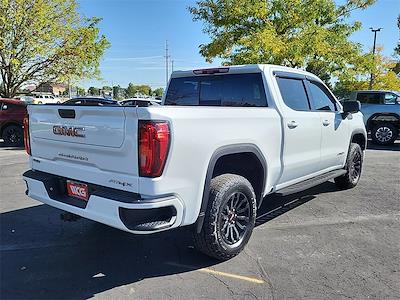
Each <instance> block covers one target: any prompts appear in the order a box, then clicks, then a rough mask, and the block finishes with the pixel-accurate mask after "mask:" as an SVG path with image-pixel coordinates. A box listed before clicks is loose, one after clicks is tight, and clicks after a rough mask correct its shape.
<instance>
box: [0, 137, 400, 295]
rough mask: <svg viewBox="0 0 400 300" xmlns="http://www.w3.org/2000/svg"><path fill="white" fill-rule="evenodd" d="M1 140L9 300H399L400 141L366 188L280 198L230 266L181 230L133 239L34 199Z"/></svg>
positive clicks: (383, 155) (370, 161)
mask: <svg viewBox="0 0 400 300" xmlns="http://www.w3.org/2000/svg"><path fill="white" fill-rule="evenodd" d="M27 160H28V159H27V155H26V154H25V152H24V150H23V149H14V148H7V147H4V145H2V143H1V141H0V276H1V277H0V289H1V293H0V298H1V299H88V298H92V297H95V298H98V299H170V298H172V299H200V298H202V299H301V298H302V299H348V298H349V299H367V298H371V299H399V298H400V172H399V171H400V143H399V141H398V142H397V143H396V144H395V145H394V146H392V147H376V146H375V147H374V146H370V147H369V149H368V150H367V153H366V160H365V164H364V170H363V175H362V179H361V181H360V183H359V185H358V186H357V187H356V188H354V189H352V190H346V191H339V190H337V189H336V187H335V185H334V184H333V182H327V183H325V184H322V185H320V186H318V187H315V188H313V189H310V190H308V191H305V192H302V193H299V194H296V195H291V196H287V197H284V198H283V197H278V196H269V197H267V198H266V199H265V201H264V204H263V207H262V208H261V210H260V211H259V213H258V214H259V217H258V220H257V227H256V228H255V230H254V233H253V236H252V238H251V240H250V242H249V244H248V246H247V248H246V250H245V251H244V252H242V253H241V254H240V255H239V256H237V257H235V258H234V259H232V260H230V261H227V262H223V263H220V262H218V261H215V260H213V259H210V258H208V257H206V256H204V255H202V254H200V253H198V252H196V251H195V250H194V249H193V246H192V245H193V244H192V241H191V236H190V232H189V231H188V230H187V229H185V228H181V229H177V230H174V231H170V232H164V233H159V234H154V235H149V236H135V235H131V234H128V233H125V232H122V231H119V230H116V229H113V228H110V227H107V226H104V225H101V224H98V223H95V222H92V221H89V220H85V219H80V220H78V221H76V222H64V221H61V219H60V211H59V210H57V209H54V208H51V207H49V206H46V205H41V204H40V203H39V202H36V201H34V200H31V199H29V198H28V197H26V196H25V194H24V191H25V184H24V182H23V181H22V179H21V174H22V173H23V172H24V171H25V170H26V169H27V168H28V165H27Z"/></svg>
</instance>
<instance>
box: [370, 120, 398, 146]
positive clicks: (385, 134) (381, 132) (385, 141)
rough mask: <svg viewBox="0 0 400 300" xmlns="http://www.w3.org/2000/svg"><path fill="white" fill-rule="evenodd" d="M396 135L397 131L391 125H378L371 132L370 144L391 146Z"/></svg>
mask: <svg viewBox="0 0 400 300" xmlns="http://www.w3.org/2000/svg"><path fill="white" fill-rule="evenodd" d="M398 135H399V130H398V129H397V128H396V126H394V125H393V124H391V123H378V124H377V125H375V126H374V127H373V128H372V130H371V138H372V142H373V143H374V144H378V145H391V144H393V143H394V142H395V141H396V139H397V136H398Z"/></svg>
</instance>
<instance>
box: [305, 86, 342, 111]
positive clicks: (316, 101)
mask: <svg viewBox="0 0 400 300" xmlns="http://www.w3.org/2000/svg"><path fill="white" fill-rule="evenodd" d="M309 87H310V91H311V97H312V102H313V108H314V109H315V110H322V111H335V110H336V106H335V104H334V103H333V101H334V100H333V99H332V98H331V95H329V92H328V91H327V90H326V88H325V87H324V86H323V85H321V84H319V83H316V82H310V84H309Z"/></svg>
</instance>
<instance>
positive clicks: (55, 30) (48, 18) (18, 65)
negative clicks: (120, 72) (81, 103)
mask: <svg viewBox="0 0 400 300" xmlns="http://www.w3.org/2000/svg"><path fill="white" fill-rule="evenodd" d="M99 22H100V19H99V18H96V17H93V18H83V17H82V16H80V15H79V13H78V10H77V3H76V0H0V75H1V79H0V96H3V97H13V96H14V95H15V93H16V92H17V90H18V88H20V87H21V86H22V85H26V84H40V83H44V82H53V81H61V82H65V81H70V80H74V79H81V78H91V77H98V76H99V63H100V59H101V57H102V56H103V54H104V51H105V49H106V48H108V47H109V43H108V41H107V39H106V38H105V37H104V36H103V35H100V33H99V28H98V27H97V25H98V23H99Z"/></svg>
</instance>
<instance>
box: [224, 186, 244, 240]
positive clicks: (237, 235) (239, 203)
mask: <svg viewBox="0 0 400 300" xmlns="http://www.w3.org/2000/svg"><path fill="white" fill-rule="evenodd" d="M250 217H251V208H250V203H249V199H248V198H247V196H246V195H245V194H243V193H241V192H236V193H234V194H232V195H231V196H230V197H229V198H228V201H226V203H225V205H224V206H223V208H222V213H221V218H220V230H221V235H222V239H223V240H224V241H225V243H227V244H228V245H229V246H233V247H234V246H236V245H237V244H239V243H240V242H241V241H242V239H243V237H244V236H245V235H246V232H247V231H248V229H249V226H248V225H249V224H250Z"/></svg>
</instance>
